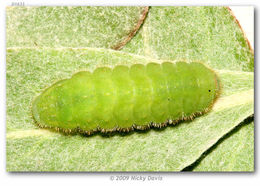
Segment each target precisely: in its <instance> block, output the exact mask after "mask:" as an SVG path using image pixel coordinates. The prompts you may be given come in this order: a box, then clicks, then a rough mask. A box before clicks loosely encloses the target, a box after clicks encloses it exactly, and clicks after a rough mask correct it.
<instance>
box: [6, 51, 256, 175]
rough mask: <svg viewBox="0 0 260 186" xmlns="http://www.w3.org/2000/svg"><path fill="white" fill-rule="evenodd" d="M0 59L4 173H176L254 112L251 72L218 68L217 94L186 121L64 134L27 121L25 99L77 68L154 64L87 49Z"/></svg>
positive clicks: (26, 53) (22, 53)
mask: <svg viewBox="0 0 260 186" xmlns="http://www.w3.org/2000/svg"><path fill="white" fill-rule="evenodd" d="M6 60H7V69H6V71H7V72H6V79H7V85H6V93H7V98H6V99H7V122H6V123H7V124H6V125H7V140H6V142H7V144H6V148H7V157H6V158H7V164H6V167H7V171H180V170H183V169H184V168H185V167H187V166H189V165H191V164H193V163H194V162H196V161H197V160H198V159H199V158H200V157H201V155H202V154H203V153H204V152H205V151H207V150H208V149H209V148H210V147H212V146H213V145H214V144H216V143H217V142H218V141H219V139H221V138H222V137H223V136H224V135H226V134H227V133H229V132H230V131H232V130H233V129H234V128H235V127H236V126H237V125H238V124H239V123H241V122H242V121H243V120H244V119H245V118H247V117H248V116H250V115H252V114H253V112H254V111H253V104H254V97H253V95H254V91H253V88H254V85H253V78H254V74H253V73H250V72H233V71H226V70H219V71H218V74H219V76H220V79H221V82H222V84H223V83H224V84H223V90H222V96H221V97H220V98H219V100H218V101H217V102H216V103H215V105H214V107H213V109H212V111H210V112H209V113H208V114H205V115H203V116H201V117H198V118H196V119H195V120H194V121H192V122H182V123H180V124H177V125H175V126H169V127H166V128H163V129H161V130H155V129H152V130H148V131H147V132H133V133H130V134H129V135H125V136H124V135H115V136H112V137H109V138H106V137H102V136H101V135H100V134H97V135H94V136H91V137H84V136H80V135H75V136H65V135H63V134H59V133H54V132H51V131H48V130H45V129H39V128H38V127H36V126H35V125H34V122H33V120H32V118H31V110H30V106H31V102H32V100H33V98H34V97H35V96H36V95H37V94H39V93H40V92H41V91H42V90H43V89H44V88H45V87H48V86H49V85H50V84H52V83H53V82H54V81H57V80H59V79H63V78H68V77H70V76H71V75H72V74H73V73H75V72H76V71H79V70H93V69H95V68H96V67H98V66H114V65H115V64H128V65H129V64H133V63H144V64H145V63H147V62H151V61H154V60H152V59H149V58H145V57H142V56H137V55H133V54H128V53H124V52H117V51H113V50H106V49H94V48H85V49H71V48H60V49H51V48H25V49H23V48H12V49H8V50H7V56H6ZM241 77H244V78H241ZM241 79H243V81H240V80H241ZM231 81H232V83H230V82H231Z"/></svg>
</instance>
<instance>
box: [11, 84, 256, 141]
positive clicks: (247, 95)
mask: <svg viewBox="0 0 260 186" xmlns="http://www.w3.org/2000/svg"><path fill="white" fill-rule="evenodd" d="M253 102H254V89H251V90H248V91H243V92H239V93H236V94H233V95H230V96H225V97H220V98H219V100H217V102H216V103H215V104H214V106H213V107H212V111H211V112H217V111H221V110H224V109H227V108H231V107H235V106H239V105H245V104H247V103H253ZM244 119H245V118H244ZM55 135H57V133H55V132H51V131H49V130H47V129H30V130H17V131H11V132H8V133H7V135H6V138H10V139H17V138H26V137H33V136H35V137H41V136H43V137H47V136H55Z"/></svg>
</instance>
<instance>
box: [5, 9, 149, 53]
mask: <svg viewBox="0 0 260 186" xmlns="http://www.w3.org/2000/svg"><path fill="white" fill-rule="evenodd" d="M147 11H148V7H134V6H131V7H130V6H128V7H122V6H115V7H105V6H100V7H97V6H96V7H93V6H92V7H90V6H79V7H50V6H49V7H7V9H6V34H7V44H6V45H7V47H43V46H44V47H103V48H115V49H119V48H121V47H122V46H123V45H125V44H126V43H127V42H128V41H129V40H130V39H131V38H132V37H133V36H134V34H135V33H136V31H137V30H138V29H139V28H140V26H141V24H142V23H143V20H144V18H145V17H146V14H147Z"/></svg>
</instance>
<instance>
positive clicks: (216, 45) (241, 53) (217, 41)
mask: <svg viewBox="0 0 260 186" xmlns="http://www.w3.org/2000/svg"><path fill="white" fill-rule="evenodd" d="M122 50H123V51H126V52H131V53H135V54H139V55H144V56H147V57H150V58H154V59H160V60H162V59H163V60H176V59H186V60H198V61H203V62H206V63H207V64H208V65H210V66H211V67H212V68H214V69H225V70H235V71H253V69H254V54H253V50H252V49H251V47H250V45H249V43H248V41H247V39H246V38H245V35H244V33H243V31H242V30H241V28H240V26H239V24H238V22H237V20H236V19H235V17H234V16H233V15H232V14H231V12H230V10H229V9H228V8H226V7H216V6H214V7H194V6H190V7H174V6H168V7H151V8H150V9H149V13H148V16H147V18H146V20H145V22H144V24H143V26H142V28H141V29H140V31H139V32H138V34H137V35H136V36H135V37H134V39H132V40H131V41H130V42H129V43H128V44H127V45H126V46H125V47H124V48H123V49H122Z"/></svg>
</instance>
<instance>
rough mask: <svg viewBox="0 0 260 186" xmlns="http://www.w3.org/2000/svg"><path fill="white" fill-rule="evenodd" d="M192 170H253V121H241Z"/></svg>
mask: <svg viewBox="0 0 260 186" xmlns="http://www.w3.org/2000/svg"><path fill="white" fill-rule="evenodd" d="M193 170H194V171H232V172H234V171H254V122H250V123H242V125H240V126H238V127H237V128H236V129H235V130H234V131H232V133H230V134H228V135H227V136H225V138H223V139H221V140H220V142H219V143H218V144H217V145H216V146H214V148H211V149H210V151H209V152H208V153H207V154H206V155H205V157H203V158H202V160H201V161H200V162H199V163H198V165H197V166H196V167H195V168H194V169H193Z"/></svg>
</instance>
